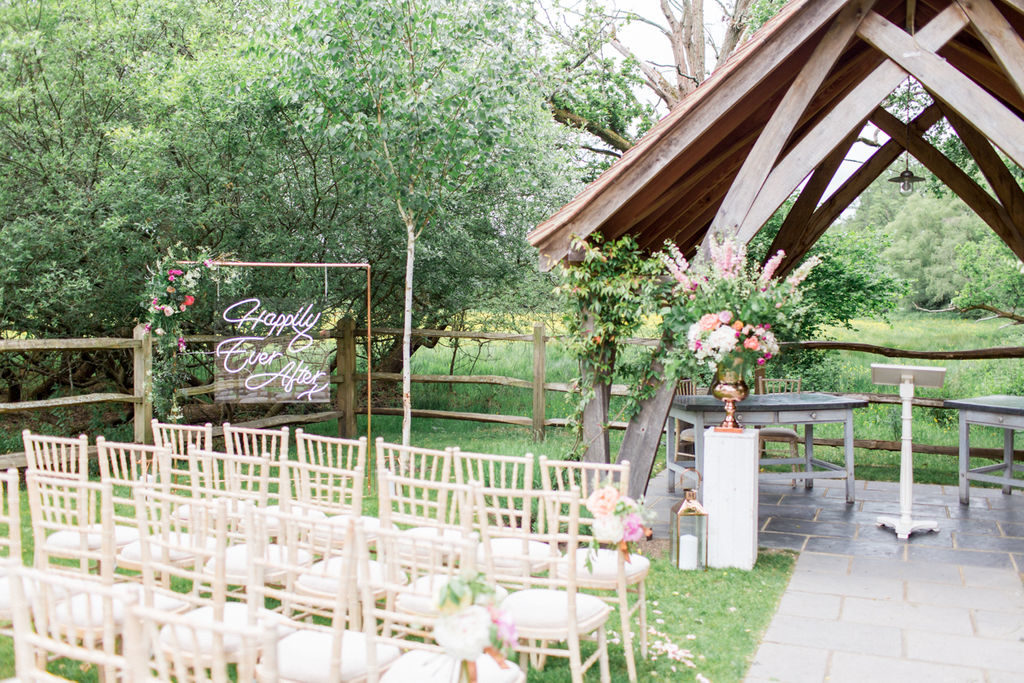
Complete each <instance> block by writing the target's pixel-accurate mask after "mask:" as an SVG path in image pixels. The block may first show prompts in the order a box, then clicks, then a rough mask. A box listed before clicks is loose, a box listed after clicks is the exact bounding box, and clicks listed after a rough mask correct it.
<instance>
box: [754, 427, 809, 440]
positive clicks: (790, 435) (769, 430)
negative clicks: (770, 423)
mask: <svg viewBox="0 0 1024 683" xmlns="http://www.w3.org/2000/svg"><path fill="white" fill-rule="evenodd" d="M757 436H758V438H760V439H767V440H772V441H789V440H793V441H799V440H800V435H799V434H797V433H796V431H795V430H793V429H786V428H785V427H765V428H763V429H759V430H758V432H757Z"/></svg>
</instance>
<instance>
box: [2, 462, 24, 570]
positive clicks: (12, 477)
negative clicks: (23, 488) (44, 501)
mask: <svg viewBox="0 0 1024 683" xmlns="http://www.w3.org/2000/svg"><path fill="white" fill-rule="evenodd" d="M18 481H19V475H18V470H16V469H15V468H13V467H10V468H8V469H7V470H6V471H3V472H0V557H8V558H10V559H12V560H17V561H18V562H21V559H22V558H21V496H20V495H19V483H18Z"/></svg>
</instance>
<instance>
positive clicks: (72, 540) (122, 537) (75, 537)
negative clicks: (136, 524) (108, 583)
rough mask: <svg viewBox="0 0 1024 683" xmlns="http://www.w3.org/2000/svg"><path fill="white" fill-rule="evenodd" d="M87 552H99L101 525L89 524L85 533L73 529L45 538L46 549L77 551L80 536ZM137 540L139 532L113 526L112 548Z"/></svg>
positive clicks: (63, 530)
mask: <svg viewBox="0 0 1024 683" xmlns="http://www.w3.org/2000/svg"><path fill="white" fill-rule="evenodd" d="M83 535H84V536H85V544H86V548H87V549H88V550H99V548H100V546H102V545H103V525H102V524H90V525H89V526H87V527H85V533H84V534H83V532H81V531H77V530H74V529H61V530H60V531H55V532H54V533H52V534H50V535H49V536H47V537H46V549H47V550H49V551H51V552H55V551H60V550H78V549H79V548H81V547H82V536H83ZM137 540H139V530H138V529H135V528H133V527H130V526H121V525H117V524H115V525H114V547H116V548H122V547H124V546H126V545H128V544H129V543H131V542H132V541H137Z"/></svg>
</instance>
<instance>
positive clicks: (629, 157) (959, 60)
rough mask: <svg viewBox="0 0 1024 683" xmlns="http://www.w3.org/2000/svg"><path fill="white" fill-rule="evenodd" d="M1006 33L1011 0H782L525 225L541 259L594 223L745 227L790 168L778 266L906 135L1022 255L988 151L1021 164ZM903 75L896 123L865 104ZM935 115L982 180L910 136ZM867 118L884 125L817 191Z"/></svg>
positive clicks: (656, 237)
mask: <svg viewBox="0 0 1024 683" xmlns="http://www.w3.org/2000/svg"><path fill="white" fill-rule="evenodd" d="M1022 35H1024V0H790V2H789V3H788V4H787V5H786V6H785V8H784V9H783V10H782V11H781V12H780V14H779V15H778V16H776V17H775V18H774V19H773V20H772V21H770V22H769V23H768V24H766V25H765V26H764V27H762V29H761V30H760V31H758V32H757V33H756V34H754V35H753V36H752V37H751V38H750V39H749V40H748V41H746V42H745V43H744V44H743V45H742V46H741V47H740V48H739V49H738V50H737V51H736V53H735V54H733V56H732V57H731V58H730V59H729V60H728V61H727V62H726V63H725V64H724V65H723V66H722V67H721V68H719V69H718V70H717V71H715V73H714V74H712V75H711V77H710V78H708V79H707V80H706V81H705V82H704V83H703V84H701V86H700V87H698V88H697V89H696V90H695V91H694V92H693V93H691V94H690V95H689V96H687V97H686V98H684V99H683V100H682V101H681V102H679V104H678V105H677V106H676V107H674V108H673V109H672V110H671V111H670V112H669V113H668V114H667V115H666V116H665V117H664V118H663V119H662V120H661V121H659V122H658V123H657V124H656V125H655V126H654V127H653V128H651V130H650V131H649V132H648V133H647V134H646V135H644V136H643V137H642V138H641V139H640V140H639V142H638V143H637V144H636V146H634V147H633V148H632V149H630V150H629V151H628V152H626V153H625V154H624V155H623V156H622V157H621V158H620V159H618V160H617V161H616V162H615V163H614V164H612V166H611V167H610V168H609V169H608V170H607V171H605V172H604V173H603V174H602V175H601V176H600V177H599V178H597V179H596V180H595V181H594V182H593V183H591V184H590V185H588V186H587V187H586V188H585V189H584V190H583V191H582V192H581V193H580V194H579V195H578V196H577V197H576V198H575V199H573V200H572V201H571V202H569V203H568V204H566V205H565V206H564V207H562V208H561V209H560V210H559V211H558V212H557V213H555V214H554V215H553V216H551V217H550V218H549V219H548V220H546V221H545V222H543V223H542V224H540V225H539V226H537V227H536V228H535V229H534V230H533V231H532V232H531V233H530V234H529V236H528V239H529V240H530V243H531V244H533V245H534V246H535V247H537V249H538V250H539V251H540V255H541V265H542V267H544V268H548V267H550V266H551V265H553V264H554V263H556V262H557V261H559V260H561V259H562V258H564V257H566V256H567V255H568V253H569V251H570V244H571V240H572V238H573V236H574V235H575V236H581V237H583V236H587V235H590V234H592V233H594V232H595V231H597V232H601V233H603V234H604V235H605V236H606V237H607V238H610V239H613V238H617V237H620V236H622V235H625V234H631V235H633V236H634V237H635V238H636V240H637V241H638V242H639V244H640V245H641V246H642V247H643V248H645V249H649V250H653V249H657V248H658V247H660V246H661V245H662V244H663V243H664V242H665V240H671V241H673V242H675V243H676V244H678V245H679V247H680V249H682V250H683V252H684V253H688V254H692V253H693V252H694V251H695V250H696V249H697V247H698V246H699V245H700V243H701V242H702V241H703V239H704V237H705V236H706V235H707V234H708V231H709V230H711V231H714V232H732V233H734V234H736V235H738V237H739V238H740V239H743V240H744V241H749V240H750V238H752V237H753V236H754V235H755V234H756V233H757V231H758V230H760V228H761V227H762V226H763V225H764V224H765V223H766V222H767V221H768V219H769V218H770V217H771V216H772V215H773V214H774V213H775V211H776V210H777V209H778V208H779V207H780V206H782V204H783V203H784V202H785V201H786V200H787V199H788V198H789V197H790V196H791V195H793V193H794V192H795V191H796V190H797V189H798V188H800V187H801V185H802V184H803V188H802V189H801V190H800V194H799V196H798V197H797V199H796V201H795V203H794V204H793V206H792V208H791V209H790V211H789V214H788V215H787V217H786V219H785V221H784V223H783V226H782V228H781V230H780V231H779V234H778V236H777V237H776V240H775V243H774V244H773V246H772V250H771V253H774V251H775V250H776V249H785V250H786V253H787V260H786V264H785V265H784V268H787V267H792V265H793V264H794V263H795V262H796V261H798V260H799V258H800V257H801V256H803V255H804V254H806V252H807V250H808V249H810V248H811V246H813V245H814V243H815V242H816V241H817V240H818V239H819V238H820V237H821V235H822V234H823V233H824V232H825V230H826V229H827V228H828V227H829V226H830V225H831V224H832V223H833V222H834V221H835V219H836V218H838V217H839V215H840V214H841V213H842V211H843V210H844V209H846V208H847V207H848V206H849V205H850V203H851V202H852V201H853V200H855V199H856V198H857V197H858V196H859V195H860V194H861V192H863V191H864V190H865V189H866V188H867V187H868V186H869V185H870V184H871V182H872V181H874V180H875V179H876V178H878V176H879V175H881V174H882V173H885V172H886V171H887V169H888V168H889V166H890V165H891V164H892V162H893V161H895V160H896V159H898V158H899V156H900V154H902V152H903V150H904V149H905V148H906V149H909V152H910V154H911V155H913V156H914V157H915V158H916V159H917V160H918V161H919V162H921V163H922V164H923V165H924V166H925V167H926V168H927V169H928V170H929V171H930V172H931V173H933V174H935V176H936V177H937V178H938V179H939V180H940V181H942V182H943V183H944V184H946V185H947V186H948V187H949V188H950V189H951V190H952V191H953V192H955V193H956V194H957V195H958V196H960V197H961V198H962V199H963V200H964V202H966V203H967V204H968V206H970V207H971V208H972V209H973V210H974V211H975V212H976V213H977V214H978V215H979V216H980V217H981V218H982V219H983V220H984V221H985V222H986V223H987V224H988V225H989V226H990V227H991V228H992V229H993V230H994V231H995V232H996V234H998V235H999V237H1000V238H1002V239H1003V241H1004V242H1006V244H1008V245H1009V246H1010V248H1011V249H1012V250H1013V251H1014V252H1015V253H1016V254H1017V256H1018V257H1020V258H1021V259H1022V260H1024V192H1022V190H1021V187H1020V185H1019V184H1018V183H1017V181H1016V180H1015V179H1014V177H1013V175H1012V174H1011V172H1010V170H1009V168H1007V165H1006V163H1004V160H1003V159H1004V158H1007V159H1009V160H1010V162H1011V163H1015V164H1017V165H1018V166H1019V167H1024V40H1022V38H1021V36H1022ZM908 75H910V76H912V77H913V78H914V79H915V80H916V81H917V82H918V83H919V84H920V85H921V86H922V87H923V88H924V89H925V90H926V91H927V92H928V93H929V95H930V96H931V98H932V100H933V101H934V102H933V103H932V104H931V105H930V106H928V107H927V108H925V109H924V110H923V111H921V112H919V113H918V114H917V115H916V116H915V117H914V119H913V121H912V122H911V123H910V125H909V126H908V125H906V123H905V122H903V121H901V120H900V119H899V118H897V117H896V116H894V115H893V114H891V113H889V112H888V111H886V110H885V109H884V108H883V107H882V106H881V105H882V102H883V101H884V100H885V98H886V97H887V96H888V95H889V94H890V93H891V92H892V91H893V90H895V89H897V88H899V87H900V86H901V84H902V83H903V82H904V81H905V79H906V78H907V76H908ZM942 119H945V120H946V121H948V123H949V124H950V125H951V126H952V128H953V129H954V130H955V131H956V133H957V134H958V135H959V137H960V138H961V140H963V142H964V143H965V145H966V147H967V149H968V150H969V151H970V153H971V154H972V155H973V157H974V159H975V160H976V161H977V162H978V165H979V167H980V168H981V170H982V172H983V174H984V176H985V178H986V180H987V184H988V186H989V187H990V188H991V190H988V189H985V188H983V187H981V186H979V185H978V184H977V183H975V182H974V181H973V180H972V179H971V178H970V177H969V176H968V175H967V174H965V173H964V172H963V171H961V170H960V169H959V168H958V167H957V166H956V165H955V164H954V163H953V162H952V161H950V160H949V159H947V158H946V157H945V156H943V154H942V153H941V152H940V151H939V150H938V149H936V148H935V147H934V146H932V145H931V144H930V143H929V142H928V141H927V140H926V139H925V138H924V137H923V135H924V133H926V132H927V131H928V129H929V128H931V127H932V126H934V125H935V124H936V123H938V122H939V121H940V120H942ZM869 122H870V123H872V124H874V125H875V126H877V127H878V128H879V129H881V130H882V131H883V132H884V133H885V134H886V135H888V136H889V138H890V140H889V141H888V142H887V143H885V144H884V145H882V146H881V147H880V148H878V149H876V150H875V152H874V154H873V155H872V156H871V158H870V159H868V160H867V161H866V162H865V163H864V164H862V166H861V167H860V169H859V170H858V171H857V172H856V173H854V174H853V175H852V176H851V177H849V178H848V179H847V180H846V181H845V182H844V183H843V184H842V185H841V186H840V187H839V189H838V190H836V191H835V192H834V193H833V194H832V195H830V196H829V197H828V198H826V199H825V200H824V201H822V197H823V196H824V192H825V190H826V188H827V187H828V185H829V183H830V182H831V180H832V179H833V177H834V176H835V173H836V171H837V170H838V168H839V165H840V164H841V163H842V161H843V159H844V158H845V157H846V155H847V152H848V151H849V149H850V147H851V146H852V145H853V144H854V142H855V141H856V139H857V137H858V136H859V135H860V134H861V132H862V130H863V129H864V127H865V125H867V124H868V123H869ZM805 179H806V180H807V182H806V184H804V181H805Z"/></svg>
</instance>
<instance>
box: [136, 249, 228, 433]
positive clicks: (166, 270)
mask: <svg viewBox="0 0 1024 683" xmlns="http://www.w3.org/2000/svg"><path fill="white" fill-rule="evenodd" d="M213 269H214V265H213V260H212V259H210V258H208V257H207V258H200V259H196V260H195V262H192V261H191V260H184V259H178V258H175V257H173V256H171V255H170V254H168V256H166V257H164V258H162V259H160V260H159V261H158V262H157V264H156V266H155V268H153V269H151V270H150V280H149V284H148V285H147V288H146V291H147V292H148V293H147V297H146V300H145V301H144V302H143V303H142V306H143V308H144V309H145V311H146V313H145V315H144V317H143V320H144V322H145V327H146V331H147V332H149V333H150V334H152V335H153V349H154V351H155V353H154V354H153V374H152V386H153V412H154V414H155V415H157V416H160V417H162V418H164V419H166V420H168V421H170V422H180V421H181V420H182V418H183V415H182V412H181V405H180V404H179V402H178V396H177V394H176V392H175V390H176V389H177V388H179V387H180V386H182V385H183V384H184V382H185V380H186V379H187V377H188V373H187V372H186V371H185V368H184V366H183V364H182V363H181V362H180V360H181V358H180V355H181V354H183V353H184V352H185V349H186V343H185V330H184V328H185V325H186V323H187V322H188V320H189V317H190V314H191V313H192V312H193V306H195V304H196V302H198V301H200V300H201V299H202V296H203V295H202V291H203V289H204V288H205V287H204V285H205V284H206V280H207V279H209V275H210V273H211V272H212V271H213Z"/></svg>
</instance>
